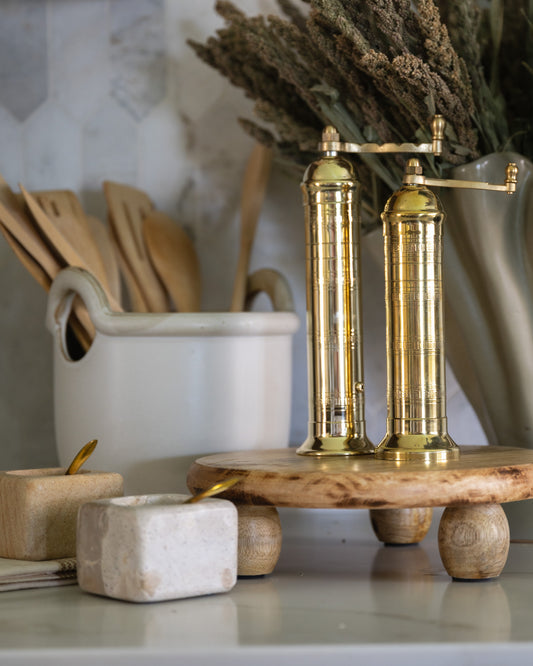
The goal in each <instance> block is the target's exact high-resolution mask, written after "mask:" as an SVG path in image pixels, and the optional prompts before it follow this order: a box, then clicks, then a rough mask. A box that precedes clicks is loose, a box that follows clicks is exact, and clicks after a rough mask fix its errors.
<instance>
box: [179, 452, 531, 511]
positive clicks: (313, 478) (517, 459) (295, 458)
mask: <svg viewBox="0 0 533 666" xmlns="http://www.w3.org/2000/svg"><path fill="white" fill-rule="evenodd" d="M231 476H239V477H241V481H240V482H239V483H237V484H236V485H235V486H233V488H231V489H230V490H228V491H227V492H226V493H224V494H223V495H221V496H223V497H226V498H227V499H230V500H232V501H234V502H236V503H240V504H252V505H259V506H268V505H270V506H278V507H302V508H350V509H399V508H414V507H434V506H450V505H456V506H460V505H467V504H486V503H503V502H514V501H518V500H523V499H529V498H532V497H533V451H530V450H528V449H519V448H510V447H503V446H501V447H500V446H469V447H467V446H464V447H461V456H460V458H459V459H458V460H452V461H449V462H446V463H429V464H425V463H423V462H418V461H409V462H405V463H396V462H392V461H387V460H376V459H375V458H374V457H373V456H371V455H369V456H356V457H353V458H344V457H339V458H328V459H325V458H313V457H310V456H299V455H297V453H296V449H294V448H288V449H272V450H265V451H242V452H235V453H221V454H215V455H211V456H206V457H204V458H199V459H198V460H197V461H196V462H195V463H194V464H193V465H192V467H191V469H190V470H189V475H188V479H187V483H188V486H189V489H190V490H191V491H192V492H198V491H200V490H204V489H205V488H208V487H210V486H211V485H213V484H214V483H216V482H218V481H221V480H223V479H225V478H227V477H231Z"/></svg>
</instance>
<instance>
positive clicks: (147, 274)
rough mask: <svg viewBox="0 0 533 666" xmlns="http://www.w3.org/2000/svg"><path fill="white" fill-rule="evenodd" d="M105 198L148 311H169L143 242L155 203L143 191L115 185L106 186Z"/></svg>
mask: <svg viewBox="0 0 533 666" xmlns="http://www.w3.org/2000/svg"><path fill="white" fill-rule="evenodd" d="M104 194H105V197H106V201H107V207H108V211H109V223H110V225H111V227H112V229H113V235H114V237H115V239H116V241H117V245H118V247H119V249H120V251H121V253H122V255H123V257H124V260H125V262H126V263H127V265H128V267H129V269H130V271H129V274H130V275H131V279H134V280H135V282H136V285H135V286H136V289H137V292H138V293H139V294H141V295H142V298H143V300H144V303H145V305H146V309H147V310H148V311H150V312H167V311H169V310H170V307H169V302H168V298H167V295H166V293H165V290H164V288H163V286H162V284H161V282H160V280H159V278H158V277H157V275H156V273H155V271H154V269H153V267H152V264H151V263H150V259H149V257H148V253H147V251H146V247H145V245H144V240H143V233H142V223H143V220H144V218H145V217H146V216H147V215H148V214H149V213H150V212H151V211H152V210H153V208H154V207H153V204H152V202H151V201H150V199H149V197H148V196H147V195H146V194H145V193H144V192H142V191H141V190H138V189H136V188H134V187H130V186H129V185H123V184H120V183H113V182H111V181H105V182H104ZM132 290H133V289H132Z"/></svg>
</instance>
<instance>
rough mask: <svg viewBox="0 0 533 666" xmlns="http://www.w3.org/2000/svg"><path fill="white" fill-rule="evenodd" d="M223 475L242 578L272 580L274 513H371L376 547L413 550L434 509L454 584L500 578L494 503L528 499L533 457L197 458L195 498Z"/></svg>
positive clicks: (499, 524) (271, 454) (503, 524)
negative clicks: (438, 510) (230, 482)
mask: <svg viewBox="0 0 533 666" xmlns="http://www.w3.org/2000/svg"><path fill="white" fill-rule="evenodd" d="M229 477H239V478H240V481H239V483H237V484H236V485H234V486H233V487H232V488H230V489H229V490H228V491H226V492H225V493H224V494H222V495H221V497H225V498H226V499H229V500H231V501H233V502H234V503H235V504H236V505H237V508H238V509H239V567H238V572H239V575H261V574H266V573H271V572H272V571H273V569H274V567H275V565H276V562H277V559H278V557H279V553H280V549H281V525H280V521H279V517H278V515H277V511H276V507H300V508H322V509H339V508H345V509H370V510H371V520H372V525H373V527H374V531H375V532H376V535H377V537H378V539H380V540H381V541H383V542H385V543H391V544H405V543H417V542H418V541H420V540H421V539H422V538H423V537H424V536H425V534H426V532H427V530H428V529H429V525H430V523H431V507H447V508H446V510H445V511H444V513H443V515H442V518H441V522H440V526H439V537H438V538H439V550H440V555H441V559H442V562H443V564H444V566H445V568H446V570H447V572H448V573H449V574H450V576H452V577H453V578H455V579H457V580H478V579H490V578H495V577H497V576H498V575H499V574H500V573H501V571H502V569H503V567H504V565H505V562H506V560H507V553H508V550H509V526H508V523H507V519H506V517H505V513H504V512H503V510H502V508H501V506H500V504H502V503H504V502H516V501H519V500H525V499H530V498H532V497H533V450H528V449H519V448H510V447H502V446H464V447H461V455H460V457H459V458H458V459H457V460H450V461H449V462H445V463H424V462H413V461H409V462H406V463H396V462H392V461H386V460H377V459H375V458H374V457H373V456H371V455H370V456H366V455H365V456H355V457H347V458H345V457H331V458H329V457H328V458H326V457H316V458H315V457H310V456H299V455H297V453H296V449H294V448H287V449H273V450H265V451H239V452H235V453H223V454H215V455H210V456H206V457H204V458H199V459H198V460H197V461H196V462H195V463H194V464H193V465H192V467H191V469H190V470H189V474H188V477H187V484H188V486H189V489H190V490H191V491H192V492H195V493H196V492H199V491H201V490H205V489H206V488H209V487H210V486H212V485H214V484H215V483H217V482H219V481H222V480H224V479H226V478H229Z"/></svg>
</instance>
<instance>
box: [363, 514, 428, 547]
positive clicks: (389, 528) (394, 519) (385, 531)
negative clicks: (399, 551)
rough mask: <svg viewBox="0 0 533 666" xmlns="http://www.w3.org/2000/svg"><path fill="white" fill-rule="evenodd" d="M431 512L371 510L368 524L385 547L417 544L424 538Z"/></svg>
mask: <svg viewBox="0 0 533 666" xmlns="http://www.w3.org/2000/svg"><path fill="white" fill-rule="evenodd" d="M432 516H433V510H432V509H429V508H421V509H371V510H370V522H371V523H372V529H373V530H374V533H375V535H376V536H377V538H378V539H379V540H380V541H382V542H383V543H385V544H387V545H396V546H399V545H407V544H413V543H419V542H420V541H422V539H423V538H424V537H425V536H426V534H427V532H428V530H429V528H430V526H431V518H432Z"/></svg>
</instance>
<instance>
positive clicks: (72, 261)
mask: <svg viewBox="0 0 533 666" xmlns="http://www.w3.org/2000/svg"><path fill="white" fill-rule="evenodd" d="M20 190H21V192H22V194H23V196H24V200H25V201H26V204H27V206H28V208H29V210H30V213H31V214H32V217H33V219H34V220H35V222H36V224H37V225H38V226H39V228H40V229H41V231H42V233H43V234H44V236H45V237H46V238H47V240H48V241H49V243H50V244H51V245H52V246H53V247H54V249H55V250H56V251H57V253H58V255H59V256H60V257H61V259H62V260H63V262H64V263H65V265H67V266H77V267H79V268H84V269H85V270H87V271H89V272H90V273H92V274H93V275H94V269H93V267H92V266H91V265H90V264H89V262H88V261H87V260H86V258H85V256H82V255H83V245H79V246H78V247H73V246H72V245H71V244H70V242H69V241H68V239H67V238H66V236H65V235H64V234H63V233H62V232H61V230H60V229H59V228H57V227H56V226H55V225H54V223H53V222H52V220H51V219H50V218H49V217H48V215H47V214H46V213H45V212H44V210H43V209H42V208H41V206H40V205H39V203H38V202H37V201H36V199H35V198H34V197H33V195H32V194H30V192H28V191H27V190H26V189H25V188H24V187H23V186H22V185H20ZM79 250H81V254H80V252H79ZM101 285H102V289H103V290H104V291H105V293H106V296H107V299H108V301H109V306H110V308H111V309H112V310H113V311H115V312H120V311H122V307H121V305H120V303H118V302H117V301H116V299H115V298H114V296H113V295H112V294H111V292H110V291H109V288H108V287H106V286H105V284H103V283H101Z"/></svg>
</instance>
